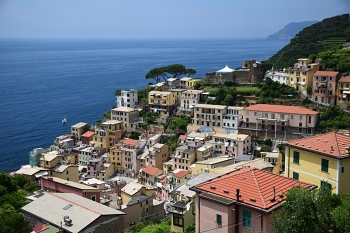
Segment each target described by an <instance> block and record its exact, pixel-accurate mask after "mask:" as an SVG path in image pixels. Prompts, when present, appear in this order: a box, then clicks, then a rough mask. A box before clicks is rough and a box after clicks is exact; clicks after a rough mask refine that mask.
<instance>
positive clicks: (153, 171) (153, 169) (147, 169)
mask: <svg viewBox="0 0 350 233" xmlns="http://www.w3.org/2000/svg"><path fill="white" fill-rule="evenodd" d="M142 171H143V172H144V173H147V174H148V175H151V176H154V175H155V174H156V173H157V172H158V171H159V169H158V168H156V167H152V166H146V167H145V168H142Z"/></svg>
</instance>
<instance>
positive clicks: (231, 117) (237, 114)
mask: <svg viewBox="0 0 350 233" xmlns="http://www.w3.org/2000/svg"><path fill="white" fill-rule="evenodd" d="M242 109H243V107H231V106H230V107H227V109H226V114H224V116H223V120H222V122H223V127H222V128H223V132H224V133H225V134H228V133H237V132H238V131H237V127H238V126H240V124H241V122H242Z"/></svg>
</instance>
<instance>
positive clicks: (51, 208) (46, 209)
mask: <svg viewBox="0 0 350 233" xmlns="http://www.w3.org/2000/svg"><path fill="white" fill-rule="evenodd" d="M22 212H23V215H24V218H25V219H26V220H28V221H29V222H30V223H31V224H32V225H36V224H37V223H40V222H42V223H49V224H51V225H53V226H55V227H56V228H58V229H63V230H64V232H71V233H78V232H79V233H83V232H86V233H87V232H95V233H102V232H115V233H122V232H123V215H125V214H124V213H123V212H121V211H119V210H115V209H112V208H110V207H107V206H104V205H102V204H100V203H97V202H95V201H91V200H88V199H86V198H84V197H81V196H79V195H76V194H74V193H47V194H45V195H43V196H41V197H40V198H38V199H36V200H34V201H32V202H31V203H29V204H27V205H25V206H23V207H22Z"/></svg>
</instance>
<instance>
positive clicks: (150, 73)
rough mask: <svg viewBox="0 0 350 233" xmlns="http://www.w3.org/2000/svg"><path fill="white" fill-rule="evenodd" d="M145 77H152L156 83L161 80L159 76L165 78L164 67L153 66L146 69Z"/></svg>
mask: <svg viewBox="0 0 350 233" xmlns="http://www.w3.org/2000/svg"><path fill="white" fill-rule="evenodd" d="M145 78H146V79H154V80H155V81H156V82H157V83H159V82H160V81H161V78H163V79H164V81H165V80H166V72H165V69H164V67H160V68H154V69H151V70H150V71H148V73H147V74H146V76H145Z"/></svg>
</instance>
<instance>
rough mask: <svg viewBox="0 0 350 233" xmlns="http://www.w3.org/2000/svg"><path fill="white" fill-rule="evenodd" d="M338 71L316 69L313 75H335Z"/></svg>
mask: <svg viewBox="0 0 350 233" xmlns="http://www.w3.org/2000/svg"><path fill="white" fill-rule="evenodd" d="M338 74H339V72H337V71H316V72H315V73H314V76H333V77H335V76H337V75H338Z"/></svg>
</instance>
